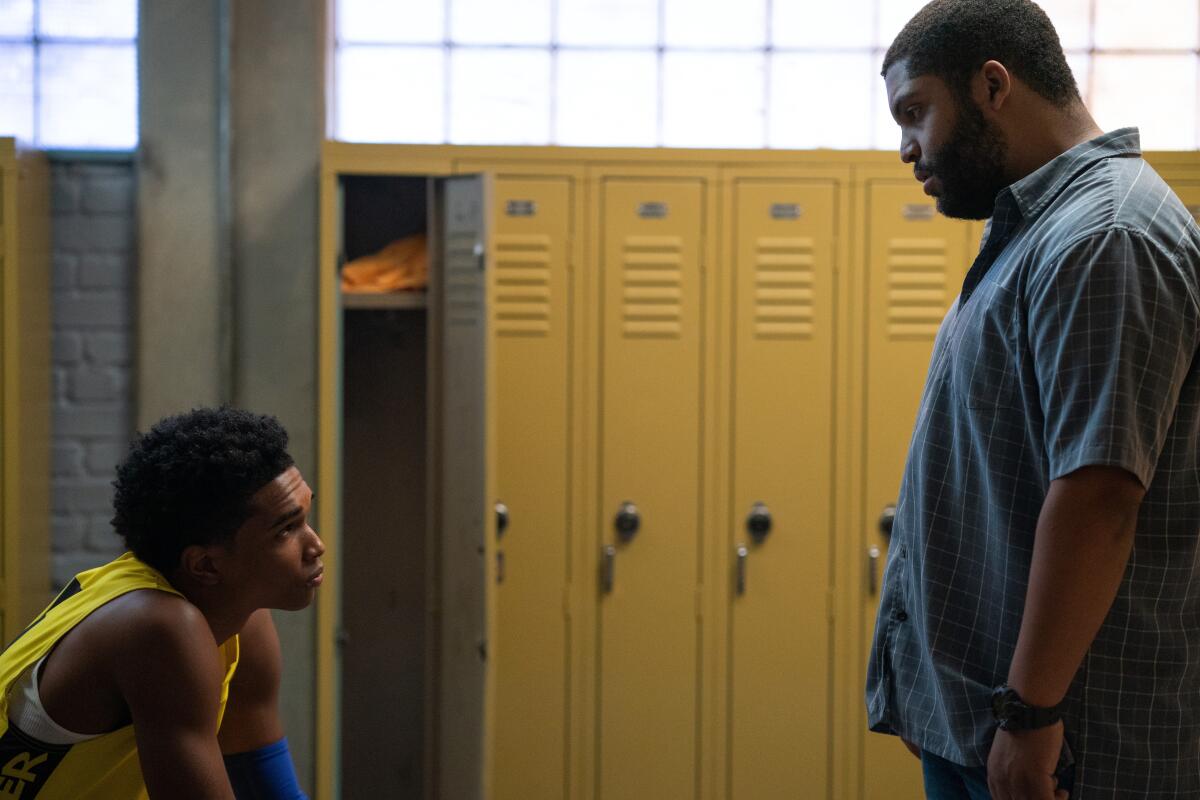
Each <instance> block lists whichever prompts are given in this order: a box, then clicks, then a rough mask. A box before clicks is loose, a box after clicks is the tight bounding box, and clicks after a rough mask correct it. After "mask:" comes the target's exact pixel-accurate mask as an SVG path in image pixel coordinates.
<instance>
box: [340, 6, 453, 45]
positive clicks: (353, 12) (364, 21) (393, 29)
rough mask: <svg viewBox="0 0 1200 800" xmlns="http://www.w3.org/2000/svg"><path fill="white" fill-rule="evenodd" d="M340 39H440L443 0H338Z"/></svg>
mask: <svg viewBox="0 0 1200 800" xmlns="http://www.w3.org/2000/svg"><path fill="white" fill-rule="evenodd" d="M336 4H337V26H338V28H337V36H338V41H339V42H410V43H421V44H432V43H440V42H441V41H442V40H443V39H445V37H446V6H445V4H444V2H443V0H336Z"/></svg>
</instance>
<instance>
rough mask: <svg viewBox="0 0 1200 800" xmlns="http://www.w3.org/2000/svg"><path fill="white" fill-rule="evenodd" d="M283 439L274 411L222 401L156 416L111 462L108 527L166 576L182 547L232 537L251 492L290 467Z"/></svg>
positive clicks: (246, 513) (246, 514)
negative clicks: (256, 410)
mask: <svg viewBox="0 0 1200 800" xmlns="http://www.w3.org/2000/svg"><path fill="white" fill-rule="evenodd" d="M287 441H288V435H287V431H285V430H284V429H283V426H282V425H280V424H279V420H277V419H275V418H274V417H271V416H266V415H261V414H253V413H251V412H249V411H243V410H239V409H234V408H228V407H221V408H199V409H193V410H192V411H190V412H188V413H186V414H178V415H176V416H171V417H167V418H166V419H163V420H160V421H159V422H158V423H157V424H155V425H154V427H152V428H151V429H150V432H149V433H145V434H139V435H138V436H137V437H136V438H135V439H134V441H133V442H132V443H131V444H130V447H129V453H128V455H127V456H126V457H125V460H124V461H122V462H121V463H120V464H119V465H118V466H117V478H116V480H115V481H113V487H114V489H115V492H114V495H113V509H114V511H115V512H116V513H115V515H114V516H113V519H112V525H113V527H114V528H115V529H116V531H117V533H118V534H119V535H120V536H121V537H122V538H124V540H125V545H126V547H128V548H129V549H130V550H132V551H133V554H134V555H135V556H137V557H138V558H139V559H141V560H142V561H144V562H146V563H147V564H149V565H150V566H152V567H154V568H155V569H157V570H158V571H159V572H162V573H163V574H164V575H168V576H169V575H170V574H171V573H172V572H173V571H174V570H175V568H176V567H177V566H178V565H179V560H180V556H181V555H182V553H183V551H184V549H185V548H187V547H189V546H191V545H194V544H198V545H207V544H213V543H216V542H227V541H230V540H232V538H233V535H234V533H236V531H237V529H238V528H239V527H241V525H242V523H243V522H245V521H246V519H247V518H248V517H249V516H250V512H251V509H250V505H249V501H250V498H251V496H252V495H253V494H254V493H255V492H257V491H258V490H259V489H261V488H262V487H263V486H266V485H267V484H268V483H270V482H271V481H272V480H274V479H275V478H276V477H278V476H279V475H280V474H282V473H283V472H285V471H286V470H287V469H288V468H289V467H291V466H293V465H294V463H295V462H294V461H293V460H292V457H291V456H290V455H289V454H288V452H287Z"/></svg>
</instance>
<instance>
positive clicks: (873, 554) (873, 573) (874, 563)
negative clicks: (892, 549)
mask: <svg viewBox="0 0 1200 800" xmlns="http://www.w3.org/2000/svg"><path fill="white" fill-rule="evenodd" d="M880 555H881V553H880V550H879V547H878V546H877V545H871V546H870V548H868V549H867V587H868V588H869V589H870V591H871V596H872V597H874V596H875V595H877V594H879V556H880Z"/></svg>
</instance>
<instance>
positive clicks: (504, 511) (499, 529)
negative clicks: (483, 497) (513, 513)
mask: <svg viewBox="0 0 1200 800" xmlns="http://www.w3.org/2000/svg"><path fill="white" fill-rule="evenodd" d="M506 530H508V506H506V505H504V503H501V502H500V501H496V539H497V540H500V539H502V538H504V532H505V531H506Z"/></svg>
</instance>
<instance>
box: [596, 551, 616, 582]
mask: <svg viewBox="0 0 1200 800" xmlns="http://www.w3.org/2000/svg"><path fill="white" fill-rule="evenodd" d="M616 562H617V548H615V547H613V546H612V545H611V544H606V545H604V547H603V549H602V550H601V557H600V565H601V566H600V585H601V587H602V588H603V589H604V593H605V594H611V593H612V590H613V581H614V579H615V577H616V576H615V575H614V574H613V573H614V572H615V571H616V567H617V563H616Z"/></svg>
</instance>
